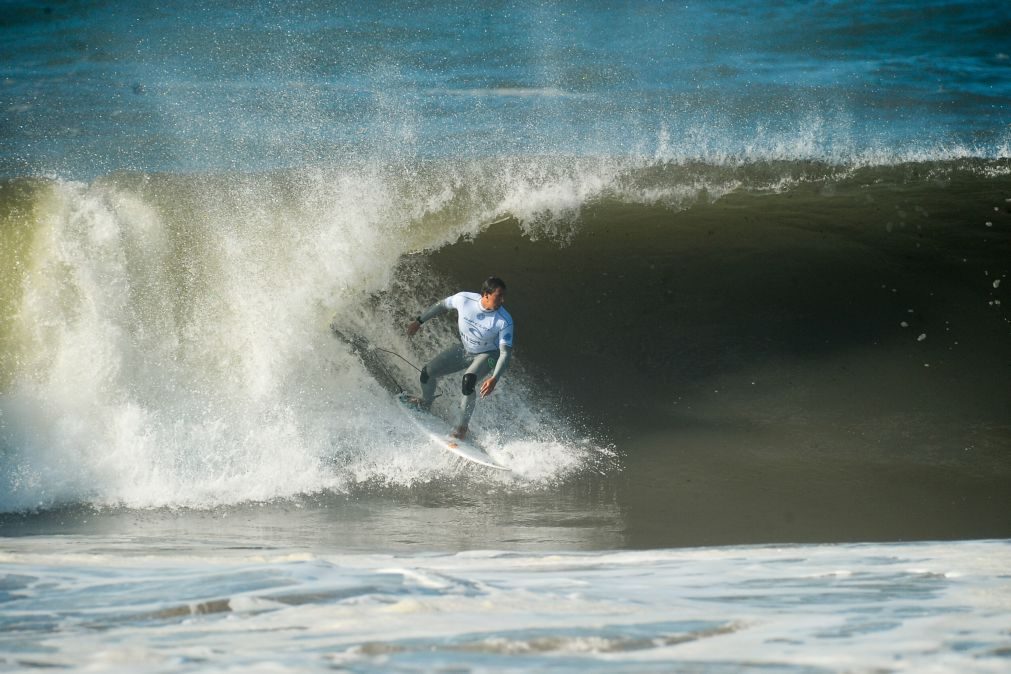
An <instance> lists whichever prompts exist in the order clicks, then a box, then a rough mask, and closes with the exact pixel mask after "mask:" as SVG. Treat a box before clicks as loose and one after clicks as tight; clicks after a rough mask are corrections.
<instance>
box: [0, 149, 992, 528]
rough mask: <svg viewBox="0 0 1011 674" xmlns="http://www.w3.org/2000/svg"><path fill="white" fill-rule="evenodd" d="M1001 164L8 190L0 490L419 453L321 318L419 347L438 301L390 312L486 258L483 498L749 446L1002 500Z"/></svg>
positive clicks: (411, 175)
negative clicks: (510, 355)
mask: <svg viewBox="0 0 1011 674" xmlns="http://www.w3.org/2000/svg"><path fill="white" fill-rule="evenodd" d="M1009 173H1011V167H1009V165H1008V164H1007V162H1006V161H1003V160H998V161H984V160H963V161H945V162H923V163H916V164H901V165H889V166H870V167H868V166H848V167H847V166H841V165H830V164H822V163H812V162H781V163H769V162H765V163H754V164H723V165H711V164H696V163H692V164H678V163H670V162H652V163H639V164H633V163H630V162H627V161H617V160H605V159H594V160H588V159H584V158H575V159H557V158H556V159H553V160H548V159H544V158H537V159H527V160H521V159H514V160H512V161H510V162H470V163H462V162H457V163H433V162H428V163H421V164H417V165H413V166H411V167H409V168H408V169H405V168H404V167H403V166H402V165H398V166H396V167H392V168H391V167H379V166H375V165H371V164H369V165H361V166H355V167H352V166H348V167H344V168H342V169H334V170H332V171H329V172H322V171H302V172H283V173H272V174H240V175H217V176H202V177H199V178H196V177H192V176H168V175H140V174H120V175H117V176H114V177H109V178H104V179H101V180H97V181H93V182H91V183H80V182H69V181H61V180H15V181H8V182H6V183H5V184H4V185H3V196H2V204H3V214H4V227H3V230H2V231H3V232H4V236H5V241H4V246H3V250H4V255H5V258H6V259H5V260H4V265H3V268H4V269H6V270H7V271H6V273H5V277H4V279H3V284H2V288H3V295H2V297H3V301H4V311H3V315H4V317H5V321H4V323H3V324H2V329H3V332H2V333H0V336H2V339H3V342H2V344H3V350H2V352H0V353H2V361H0V363H2V383H3V398H2V399H0V404H2V414H3V416H2V417H0V420H2V436H0V439H2V443H3V464H2V465H0V480H2V482H3V485H4V489H3V490H2V493H3V502H2V503H0V507H2V508H3V509H4V510H7V511H10V510H22V509H26V508H37V507H50V506H54V505H59V504H65V503H79V502H85V503H92V504H97V505H114V504H122V505H127V506H134V507H146V506H162V505H169V506H196V507H209V506H214V505H221V504H229V503H238V502H242V501H248V500H264V499H271V498H277V497H290V496H294V495H297V494H312V493H317V492H322V491H336V492H338V493H340V492H346V491H347V490H349V489H353V488H355V485H361V484H365V483H381V484H403V485H410V484H415V483H418V482H424V481H426V480H430V479H433V478H434V477H435V476H438V475H441V474H445V472H446V471H447V470H448V469H450V467H451V465H452V464H451V462H449V460H448V458H446V457H442V456H440V455H439V454H438V452H437V451H436V450H432V451H431V452H421V453H419V452H418V451H417V448H416V438H414V437H412V435H411V433H410V429H409V428H407V427H406V426H405V425H403V424H399V423H398V418H397V416H396V414H395V413H394V411H393V410H394V408H393V406H392V404H391V403H390V401H389V400H388V399H387V398H386V394H385V393H384V392H383V390H382V388H381V387H380V386H378V384H377V383H376V382H375V381H373V380H372V379H371V378H370V377H369V376H368V375H367V373H366V372H365V371H364V369H363V368H362V367H361V365H360V363H358V361H357V360H356V359H355V357H354V356H353V355H352V354H350V353H349V352H347V350H346V348H344V347H343V346H342V345H341V344H340V343H339V342H337V341H336V340H334V339H333V338H332V336H331V335H330V333H329V330H328V327H327V326H328V325H329V322H330V320H331V318H333V319H334V320H335V321H337V322H338V323H339V324H340V325H342V326H344V327H345V328H346V329H350V330H353V331H355V332H358V333H360V334H363V335H365V336H367V337H368V338H370V339H371V340H372V341H373V342H375V343H377V344H382V345H384V346H385V347H387V348H390V349H392V350H394V351H396V352H398V353H400V354H402V355H404V356H405V357H407V358H408V360H411V361H413V362H414V363H419V364H420V363H422V362H424V361H425V360H426V359H427V358H428V357H430V356H431V355H432V354H433V353H434V352H435V351H436V350H437V349H439V348H441V347H442V346H444V345H446V344H449V343H451V342H452V340H453V339H454V335H453V328H452V325H451V323H452V322H451V321H442V322H441V323H439V324H438V325H433V326H429V327H427V328H426V331H425V332H423V333H422V335H421V336H420V338H418V339H416V340H414V341H409V340H408V339H407V338H406V337H405V335H404V334H403V328H402V326H403V324H405V323H406V322H407V321H408V320H409V318H410V317H411V316H413V315H415V314H416V313H417V311H418V310H419V309H420V308H422V307H424V306H427V304H429V303H430V302H431V301H432V300H433V299H434V298H438V297H441V296H445V295H447V294H449V293H451V292H455V291H456V290H457V289H459V288H468V287H475V286H476V285H477V284H478V283H479V282H480V280H481V279H482V278H483V277H484V276H485V275H487V274H488V273H491V272H494V273H498V274H501V275H503V276H504V277H506V279H507V280H508V281H509V283H510V298H509V303H510V304H509V306H510V310H511V311H512V313H513V315H514V317H515V318H516V320H517V325H518V328H519V330H518V342H517V344H518V346H517V364H516V368H515V370H514V371H513V372H511V373H510V376H509V385H508V387H506V388H505V389H504V392H503V393H501V394H496V396H493V397H492V398H491V399H490V400H489V401H486V402H484V403H482V404H481V406H480V408H479V411H478V415H477V417H476V419H475V428H476V430H477V432H478V433H480V434H481V435H482V437H483V438H484V440H485V442H486V443H487V444H489V446H491V447H493V448H494V449H495V450H496V451H500V452H503V456H504V457H505V458H506V459H507V460H508V462H509V463H510V464H511V465H513V466H514V467H515V468H516V471H517V475H516V476H514V477H510V478H501V479H502V480H503V481H504V482H502V483H500V486H502V487H504V488H506V489H519V490H521V491H522V490H524V489H529V488H535V489H536V488H539V487H538V485H543V484H551V483H554V482H557V481H558V480H564V479H568V477H572V476H575V475H578V474H580V473H581V472H585V471H588V470H589V471H591V472H593V471H597V472H600V471H603V472H604V473H608V472H610V471H614V470H615V469H617V468H618V465H619V464H617V463H615V458H614V457H613V456H611V452H612V450H617V451H618V452H619V453H621V454H622V455H624V458H623V459H622V460H621V462H622V464H623V465H625V470H626V472H629V471H631V473H633V474H634V475H638V473H637V472H636V471H639V470H645V471H653V472H654V473H655V472H656V471H657V470H661V469H662V467H663V466H670V467H671V468H672V469H673V466H674V465H675V464H676V465H677V466H678V468H677V470H678V471H679V472H680V471H685V470H687V471H689V472H691V471H696V474H697V475H699V476H704V475H707V474H710V473H711V471H712V470H714V466H711V465H708V464H707V463H706V462H707V461H710V460H712V461H716V460H717V459H715V458H714V456H716V455H713V454H712V452H713V451H714V448H719V449H718V450H717V451H718V452H719V453H722V459H719V460H720V461H727V460H730V461H731V462H732V463H733V462H734V461H740V462H741V463H740V464H739V466H738V467H737V468H733V469H730V472H731V473H735V474H736V472H737V471H738V470H740V471H745V472H746V471H747V470H750V468H749V462H752V461H754V459H755V456H756V455H762V453H763V452H766V454H765V459H764V460H765V461H766V463H765V464H763V465H764V466H765V468H764V469H766V470H772V469H773V467H775V468H776V470H777V471H779V472H777V475H778V477H775V478H774V479H773V478H772V477H770V480H772V482H770V483H769V484H770V488H774V485H775V481H776V480H782V481H786V482H794V481H803V482H804V483H806V484H812V485H817V484H819V483H822V482H824V483H827V484H832V485H835V488H836V489H841V488H842V484H845V483H846V480H848V479H849V478H850V477H852V475H853V474H854V473H856V474H859V473H861V472H867V471H872V470H873V467H874V466H875V465H883V464H891V463H894V462H898V463H899V464H901V465H907V466H909V467H916V469H917V470H921V471H922V470H926V471H928V472H930V471H932V470H941V469H943V470H948V471H953V474H956V475H959V476H961V478H964V479H965V480H968V482H960V481H958V480H956V481H954V482H952V483H951V484H954V485H956V486H955V487H952V488H956V487H957V488H958V489H963V488H966V485H970V486H972V485H975V486H974V487H973V488H980V485H979V484H976V483H974V482H973V480H974V479H975V477H974V476H976V477H979V476H980V475H983V476H985V478H981V479H983V481H984V482H985V485H984V486H985V488H986V489H989V490H990V491H989V492H987V493H988V494H989V495H990V496H993V495H994V494H995V493H996V494H1002V493H1004V490H1006V488H1007V478H1008V474H1009V466H1008V464H1007V461H1006V450H1007V444H1008V439H1009V437H1011V435H1009V430H1008V425H1007V418H1006V410H1007V409H1008V404H1009V402H1011V400H1009V392H1008V390H1007V387H1006V385H1005V384H1006V376H1005V374H1006V373H1004V372H1003V369H1004V368H1005V367H1006V363H1007V362H1008V357H1009V346H1008V344H1009V341H1008V333H1009V328H1008V314H1007V304H1006V302H1003V303H1002V300H1003V299H1004V293H1005V292H1006V284H1007V281H1006V275H1007V273H1008V271H1009V269H1008V257H1007V254H1006V252H1007V247H1008V243H1009V241H1011V220H1009V217H1011V216H1009V209H1011V202H1009V201H1007V200H1008V199H1011V177H1009ZM489 223H494V224H490V225H489ZM389 367H390V369H391V372H392V373H393V374H394V376H395V377H396V378H397V379H398V380H400V381H402V382H404V383H405V384H406V385H408V386H412V385H414V382H413V380H414V377H415V376H416V373H414V372H413V370H411V369H410V368H409V367H408V366H407V365H405V364H404V363H403V362H401V361H398V360H396V359H391V360H390V363H389ZM445 386H446V393H447V394H448V395H446V396H445V397H444V400H448V399H451V398H452V397H453V392H452V390H451V389H452V388H455V387H454V386H451V385H450V384H449V383H447V384H445ZM440 404H444V405H446V406H447V409H448V406H449V405H450V403H449V402H446V403H440ZM559 420H561V421H559ZM742 434H744V435H747V438H748V439H747V440H744V439H743V437H744V436H743V435H742ZM763 434H765V435H764V436H763ZM589 438H597V440H590V439H589ZM762 447H765V449H761V448H762ZM707 456H708V458H706V457H707ZM731 457H736V458H731ZM801 458H802V459H803V460H798V459H801ZM821 459H825V462H824V463H820V461H821ZM839 461H844V463H845V464H846V465H847V466H848V468H846V470H845V471H843V474H842V477H840V476H841V474H840V472H839V471H840V470H842V469H841V468H840V465H839V463H838V462H839ZM700 462H701V463H700ZM770 462H771V463H770ZM751 468H753V466H751ZM721 470H722V469H721ZM932 476H933V473H930V479H933V477H932ZM738 477H741V476H740V475H739V476H738ZM757 477H758V478H761V475H759V476H757ZM961 478H960V479H961ZM474 479H479V480H485V479H490V480H494V478H487V477H484V476H479V477H475V478H474ZM629 479H633V478H629ZM910 479H911V480H920V479H923V475H922V474H920V473H915V471H914V473H912V474H910ZM959 485H960V486H959ZM657 489H658V490H659V491H657V492H656V493H653V494H652V495H650V494H651V492H650V489H649V488H646V489H639V490H636V492H637V494H638V496H637V497H635V498H633V496H632V495H630V496H629V498H630V499H631V500H630V501H629V504H628V505H629V506H630V507H631V508H633V510H634V508H638V507H643V508H647V509H650V510H655V509H656V507H658V506H662V505H663V504H665V503H668V502H669V499H670V498H672V497H671V495H670V494H669V493H667V488H665V487H663V486H661V485H658V487H657ZM889 490H892V491H894V489H893V488H892V487H886V486H884V485H882V486H881V493H882V494H885V493H888V492H889ZM993 490H996V492H994V491H993ZM691 493H692V491H691V488H688V489H687V490H686V491H683V492H682V494H681V496H679V497H677V498H689V496H690V495H691ZM636 498H641V499H645V500H646V504H642V503H639V502H638V501H637V500H636ZM651 498H652V499H655V500H654V501H651V502H650V501H649V499H651ZM745 502H746V500H745ZM967 512H971V513H974V514H976V515H978V513H977V512H976V510H975V506H972V507H969V508H968V510H967ZM987 522H989V524H987ZM995 523H996V520H994V519H993V517H992V516H991V517H989V519H987V518H984V519H983V520H982V523H981V524H980V526H982V527H983V528H984V529H986V528H987V527H988V526H990V525H996V524H995ZM644 526H646V525H645V524H644Z"/></svg>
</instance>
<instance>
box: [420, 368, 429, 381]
mask: <svg viewBox="0 0 1011 674" xmlns="http://www.w3.org/2000/svg"><path fill="white" fill-rule="evenodd" d="M421 383H422V384H427V383H428V366H427V365H426V366H425V367H423V368H421Z"/></svg>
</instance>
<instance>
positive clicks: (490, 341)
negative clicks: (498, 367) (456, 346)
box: [419, 292, 513, 354]
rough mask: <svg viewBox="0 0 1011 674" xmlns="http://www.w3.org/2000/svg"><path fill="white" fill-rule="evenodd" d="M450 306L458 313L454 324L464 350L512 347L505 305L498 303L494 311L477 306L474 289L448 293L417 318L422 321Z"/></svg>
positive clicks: (510, 319)
mask: <svg viewBox="0 0 1011 674" xmlns="http://www.w3.org/2000/svg"><path fill="white" fill-rule="evenodd" d="M450 309H456V312H457V314H458V316H459V318H458V320H457V324H458V326H459V328H460V341H461V342H462V343H463V348H464V349H465V350H466V351H467V353H471V354H479V353H487V352H489V351H497V350H499V349H501V348H502V347H503V346H505V347H509V348H510V349H511V348H512V345H513V317H512V316H510V315H509V312H508V311H506V310H505V307H499V308H498V309H497V310H495V311H488V310H486V309H485V308H484V307H482V306H481V296H480V295H479V294H477V293H470V292H461V293H457V294H455V295H450V296H449V297H447V298H446V299H444V300H442V301H441V302H436V303H435V304H433V305H432V306H430V307H429V308H428V309H427V310H426V311H425V313H423V314H422V315H421V316H420V317H419V318H420V319H421V322H422V323H424V322H425V321H427V320H429V319H431V318H434V317H435V316H437V315H439V314H442V313H445V312H447V311H449V310H450Z"/></svg>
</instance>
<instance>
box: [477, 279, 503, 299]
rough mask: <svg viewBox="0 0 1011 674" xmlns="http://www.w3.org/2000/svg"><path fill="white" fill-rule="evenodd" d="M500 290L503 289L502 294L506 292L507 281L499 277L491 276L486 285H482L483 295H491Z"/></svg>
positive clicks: (485, 281)
mask: <svg viewBox="0 0 1011 674" xmlns="http://www.w3.org/2000/svg"><path fill="white" fill-rule="evenodd" d="M499 288H501V289H502V292H505V290H506V284H505V281H503V280H502V279H500V278H499V277H498V276H489V277H488V278H486V279H485V280H484V283H483V284H481V294H482V295H491V294H492V293H493V292H495V291H496V290H497V289H499Z"/></svg>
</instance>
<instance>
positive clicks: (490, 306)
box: [481, 276, 506, 311]
mask: <svg viewBox="0 0 1011 674" xmlns="http://www.w3.org/2000/svg"><path fill="white" fill-rule="evenodd" d="M505 293H506V284H505V281H503V280H502V279H500V278H499V277H498V276H489V277H488V278H486V279H485V280H484V283H483V284H482V285H481V306H483V307H484V309H485V310H486V311H497V310H498V308H499V307H501V306H502V303H503V302H505Z"/></svg>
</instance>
